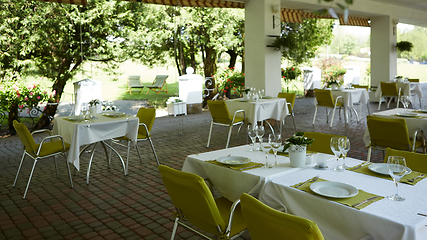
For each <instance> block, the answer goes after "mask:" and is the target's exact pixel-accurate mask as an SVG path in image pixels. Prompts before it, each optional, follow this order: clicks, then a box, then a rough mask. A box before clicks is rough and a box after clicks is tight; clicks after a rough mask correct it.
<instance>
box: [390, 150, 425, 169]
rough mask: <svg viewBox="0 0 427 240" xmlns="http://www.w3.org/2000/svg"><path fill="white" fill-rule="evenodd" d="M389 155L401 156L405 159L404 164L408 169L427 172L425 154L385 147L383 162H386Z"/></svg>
mask: <svg viewBox="0 0 427 240" xmlns="http://www.w3.org/2000/svg"><path fill="white" fill-rule="evenodd" d="M389 156H402V157H404V158H405V160H406V166H407V167H409V168H410V169H412V170H414V171H417V172H422V173H427V154H421V153H414V152H408V151H400V150H395V149H391V148H387V149H386V154H385V157H384V162H385V163H386V162H387V159H388V157H389Z"/></svg>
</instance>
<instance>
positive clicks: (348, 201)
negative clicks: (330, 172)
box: [291, 178, 384, 210]
mask: <svg viewBox="0 0 427 240" xmlns="http://www.w3.org/2000/svg"><path fill="white" fill-rule="evenodd" d="M324 181H327V180H325V179H321V178H319V179H318V180H317V181H316V182H324ZM301 183H303V182H301ZM301 183H298V184H295V185H292V186H291V187H294V188H295V186H298V185H299V184H301ZM311 184H313V183H312V182H308V183H306V184H304V185H303V186H301V187H298V188H297V189H300V190H302V191H304V192H308V193H311V194H314V195H317V196H320V197H324V198H326V199H328V200H330V201H333V202H337V203H340V204H343V205H346V206H349V207H352V208H356V209H359V210H361V209H363V208H365V207H367V206H369V205H370V204H371V203H374V202H376V201H379V200H381V199H383V198H384V197H382V196H378V195H376V194H373V193H368V192H365V191H363V190H360V189H359V193H358V194H357V195H356V196H354V197H350V198H331V197H325V196H322V195H319V194H317V193H315V192H313V191H311V189H310V185H311ZM376 196H378V198H375V199H372V200H370V201H368V202H366V203H363V204H361V205H359V206H357V207H353V206H354V205H355V204H358V203H361V202H363V201H364V200H366V199H368V198H371V197H376Z"/></svg>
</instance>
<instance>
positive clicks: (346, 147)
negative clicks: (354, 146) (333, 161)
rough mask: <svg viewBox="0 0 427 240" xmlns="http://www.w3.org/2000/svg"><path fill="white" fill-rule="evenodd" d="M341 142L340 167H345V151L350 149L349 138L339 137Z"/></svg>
mask: <svg viewBox="0 0 427 240" xmlns="http://www.w3.org/2000/svg"><path fill="white" fill-rule="evenodd" d="M341 139H342V140H341V141H342V142H341V144H340V145H339V147H340V149H341V155H342V168H343V169H347V166H346V165H345V158H346V157H347V153H348V151H349V150H350V139H348V138H341Z"/></svg>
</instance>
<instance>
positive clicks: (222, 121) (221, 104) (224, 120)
mask: <svg viewBox="0 0 427 240" xmlns="http://www.w3.org/2000/svg"><path fill="white" fill-rule="evenodd" d="M208 107H209V112H210V113H211V117H212V121H211V128H210V130H209V139H208V145H207V147H209V145H210V142H211V136H212V127H213V125H214V124H215V125H220V126H225V127H228V138H227V145H226V146H225V148H228V145H229V143H230V137H231V132H232V130H233V126H236V125H240V127H239V130H238V132H240V129H241V128H242V126H243V124H244V123H245V119H246V116H245V111H244V110H237V111H236V112H234V113H233V117H231V115H230V112H229V111H228V107H227V104H226V103H225V101H212V100H208ZM240 112H241V113H243V117H238V116H237V114H238V113H240Z"/></svg>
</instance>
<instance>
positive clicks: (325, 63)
mask: <svg viewBox="0 0 427 240" xmlns="http://www.w3.org/2000/svg"><path fill="white" fill-rule="evenodd" d="M319 67H320V69H322V79H323V81H324V82H325V86H326V87H330V86H331V84H337V85H338V86H340V85H341V84H342V80H343V79H342V78H343V76H344V74H345V73H346V72H347V69H345V68H344V67H342V66H341V62H340V61H338V60H336V59H334V58H327V59H322V60H321V62H320V66H319Z"/></svg>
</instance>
